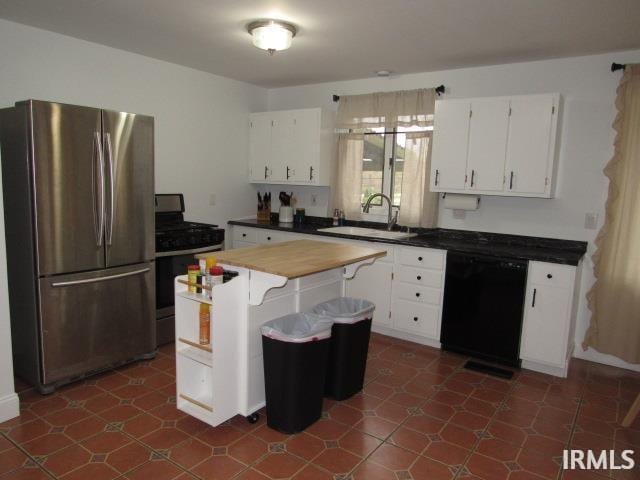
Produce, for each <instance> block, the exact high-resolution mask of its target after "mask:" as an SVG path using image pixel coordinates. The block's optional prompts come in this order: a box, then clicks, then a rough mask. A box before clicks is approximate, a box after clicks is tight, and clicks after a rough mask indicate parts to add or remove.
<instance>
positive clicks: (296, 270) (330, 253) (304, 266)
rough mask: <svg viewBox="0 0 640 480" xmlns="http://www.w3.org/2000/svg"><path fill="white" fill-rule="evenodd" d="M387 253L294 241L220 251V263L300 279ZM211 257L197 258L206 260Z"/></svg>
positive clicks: (200, 255)
mask: <svg viewBox="0 0 640 480" xmlns="http://www.w3.org/2000/svg"><path fill="white" fill-rule="evenodd" d="M386 254H387V252H386V251H385V250H378V249H374V248H367V247H361V246H359V245H350V244H346V243H329V242H319V241H317V240H293V241H291V242H281V243H275V244H272V245H258V246H256V247H247V248H237V249H233V250H224V251H222V252H216V253H215V257H216V260H217V261H218V263H223V264H225V265H232V266H235V267H243V268H248V269H250V270H257V271H259V272H265V273H271V274H274V275H280V276H283V277H287V278H298V277H304V276H306V275H311V274H313V273H318V272H324V271H325V270H331V269H333V268H338V267H344V266H345V265H350V264H352V263H356V262H361V261H363V260H368V259H370V258H378V257H384V256H385V255H386ZM208 255H211V254H210V253H209V254H199V255H196V257H197V258H206V257H207V256H208Z"/></svg>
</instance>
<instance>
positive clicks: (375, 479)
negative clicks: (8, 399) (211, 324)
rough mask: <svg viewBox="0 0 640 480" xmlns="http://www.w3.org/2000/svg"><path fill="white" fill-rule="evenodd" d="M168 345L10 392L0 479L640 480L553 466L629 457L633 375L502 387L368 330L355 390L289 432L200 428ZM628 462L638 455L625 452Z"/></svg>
mask: <svg viewBox="0 0 640 480" xmlns="http://www.w3.org/2000/svg"><path fill="white" fill-rule="evenodd" d="M173 355H174V354H173V346H172V345H169V346H165V347H163V348H161V349H160V352H159V353H158V356H157V357H156V358H155V359H154V360H153V361H149V362H143V363H138V364H134V365H130V366H127V367H123V368H120V369H118V370H116V371H113V372H109V373H105V374H102V375H100V376H98V377H93V378H91V379H89V380H86V381H84V382H81V383H76V384H73V385H69V386H67V387H64V388H62V389H60V390H59V391H57V392H56V393H55V394H53V395H50V396H46V397H43V396H41V395H39V394H37V393H35V392H34V391H33V390H30V389H28V388H25V386H24V385H17V388H18V390H19V391H20V398H21V408H22V415H21V416H20V417H19V418H17V419H14V420H10V421H8V422H5V423H3V424H0V478H1V479H3V480H4V479H8V478H15V479H18V478H19V479H50V478H62V479H90V480H103V479H113V478H121V479H143V480H151V479H153V480H155V479H158V480H165V479H166V480H169V479H181V480H182V479H190V478H203V479H213V480H227V479H232V478H235V479H243V480H261V479H262V480H263V479H280V478H291V479H296V480H323V479H349V480H386V479H389V480H408V479H415V480H440V479H453V478H455V479H486V480H501V479H511V480H533V479H559V478H562V479H568V480H569V479H575V480H579V479H591V480H598V479H601V480H602V479H604V478H614V479H617V480H623V479H632V478H634V479H640V470H639V468H640V467H636V469H635V470H634V471H629V470H615V471H610V472H606V471H599V472H598V473H593V472H586V473H585V472H572V473H569V472H566V473H564V474H563V473H562V472H561V471H560V465H559V460H560V458H561V456H562V450H563V448H565V447H567V446H568V445H570V446H573V447H576V448H597V449H611V448H616V449H624V448H629V449H634V448H638V449H640V420H639V421H636V423H635V424H634V425H633V426H632V428H629V429H623V428H621V427H620V425H619V422H620V421H621V419H622V417H623V416H624V415H625V413H626V411H627V409H628V408H629V405H630V404H631V402H632V400H633V399H634V398H635V395H636V394H637V392H638V391H640V374H635V373H632V372H629V371H625V370H621V369H616V368H612V367H606V366H602V365H598V364H593V363H588V362H584V361H580V360H574V361H573V363H572V368H571V372H570V375H569V378H567V379H559V378H555V377H549V376H546V375H542V374H537V373H533V372H529V371H522V372H520V373H519V374H517V376H516V377H515V378H514V380H512V381H503V380H499V379H496V378H493V377H489V376H486V375H483V374H478V373H473V372H470V371H467V370H464V369H462V368H461V366H462V364H463V363H464V361H465V360H466V359H465V358H464V357H461V356H457V355H453V354H449V353H441V352H439V351H438V350H435V349H431V348H427V347H422V346H418V345H416V344H412V343H408V342H403V341H399V340H393V339H390V338H388V337H384V336H380V335H374V336H373V338H372V341H371V348H370V359H369V363H368V369H367V375H366V382H367V383H366V386H365V389H364V392H363V393H361V394H358V395H356V396H354V397H352V398H350V399H348V400H347V401H344V402H333V401H329V400H326V401H325V405H324V413H323V418H322V419H321V420H320V421H318V422H317V423H316V424H314V425H313V426H311V427H310V428H308V429H307V430H306V431H305V432H304V433H301V434H298V435H283V434H281V433H278V432H276V431H273V430H271V429H269V428H268V427H267V426H266V424H265V421H264V416H263V417H262V418H261V420H260V421H259V422H258V423H257V424H255V425H250V424H248V423H247V422H246V421H245V419H244V418H241V417H236V418H233V419H232V420H230V421H229V422H227V424H225V425H223V426H220V427H217V428H211V427H209V426H207V425H205V424H204V423H202V422H200V421H198V420H195V419H193V418H191V417H189V416H187V415H185V414H183V413H182V412H180V411H178V410H176V408H175V384H174V375H175V370H174V358H173ZM635 458H636V461H638V459H639V458H640V456H639V455H638V454H636V456H635Z"/></svg>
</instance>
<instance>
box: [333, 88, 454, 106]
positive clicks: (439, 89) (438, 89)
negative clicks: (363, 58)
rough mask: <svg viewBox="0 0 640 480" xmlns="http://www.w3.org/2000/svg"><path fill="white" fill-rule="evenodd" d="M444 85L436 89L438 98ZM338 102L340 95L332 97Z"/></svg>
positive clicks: (442, 91)
mask: <svg viewBox="0 0 640 480" xmlns="http://www.w3.org/2000/svg"><path fill="white" fill-rule="evenodd" d="M444 90H445V89H444V85H440V86H438V87H436V93H437V94H438V96H440V95H442V94H443V93H444ZM339 100H340V95H334V96H333V101H334V102H337V101H339Z"/></svg>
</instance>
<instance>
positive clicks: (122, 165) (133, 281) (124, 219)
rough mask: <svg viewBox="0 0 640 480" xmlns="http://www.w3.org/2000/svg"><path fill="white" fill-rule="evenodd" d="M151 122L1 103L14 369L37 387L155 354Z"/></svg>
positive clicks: (134, 117) (33, 102) (0, 141)
mask: <svg viewBox="0 0 640 480" xmlns="http://www.w3.org/2000/svg"><path fill="white" fill-rule="evenodd" d="M153 139H154V121H153V118H152V117H148V116H144V115H135V114H131V113H123V112H114V111H109V110H103V109H99V108H90V107H80V106H74V105H65V104H60V103H52V102H43V101H36V100H28V101H24V102H18V103H16V104H15V106H14V107H11V108H5V109H1V110H0V154H1V157H0V158H1V160H0V161H1V162H2V183H3V197H4V216H5V235H6V244H7V271H8V277H9V300H10V312H11V332H12V345H13V354H14V371H15V373H16V374H17V375H18V376H20V377H21V378H23V379H24V380H26V381H28V382H30V383H32V384H33V385H35V386H36V387H38V389H39V390H40V391H41V392H42V393H48V392H51V391H53V390H54V389H55V388H56V387H57V386H59V385H62V384H65V383H68V382H70V381H73V380H75V379H78V378H82V377H84V376H87V375H90V374H92V373H95V372H98V371H101V370H104V369H107V368H110V367H112V366H115V365H119V364H123V363H126V362H128V361H132V360H135V359H140V358H150V357H152V356H153V355H154V353H155V347H156V341H155V335H156V334H155V269H154V262H153V260H154V256H155V251H154V250H155V240H154V221H155V220H154V167H153V163H154V160H153V155H154V147H153V145H154V140H153Z"/></svg>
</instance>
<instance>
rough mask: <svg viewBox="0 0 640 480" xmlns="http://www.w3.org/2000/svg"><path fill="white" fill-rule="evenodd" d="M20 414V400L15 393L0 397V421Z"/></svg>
mask: <svg viewBox="0 0 640 480" xmlns="http://www.w3.org/2000/svg"><path fill="white" fill-rule="evenodd" d="M18 415H20V400H19V399H18V395H17V394H16V393H10V394H9V395H5V396H4V397H0V423H2V422H6V421H7V420H11V419H12V418H15V417H17V416H18Z"/></svg>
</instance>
